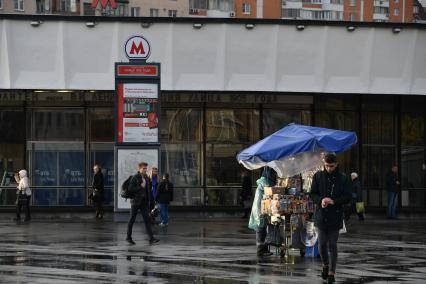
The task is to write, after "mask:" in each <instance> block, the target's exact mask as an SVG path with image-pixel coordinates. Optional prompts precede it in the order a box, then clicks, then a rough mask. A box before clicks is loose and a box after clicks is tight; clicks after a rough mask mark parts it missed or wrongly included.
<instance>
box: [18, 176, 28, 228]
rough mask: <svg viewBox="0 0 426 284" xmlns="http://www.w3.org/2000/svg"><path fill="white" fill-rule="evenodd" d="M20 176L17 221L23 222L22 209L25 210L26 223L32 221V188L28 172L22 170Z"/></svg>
mask: <svg viewBox="0 0 426 284" xmlns="http://www.w3.org/2000/svg"><path fill="white" fill-rule="evenodd" d="M18 174H19V183H18V187H17V189H18V190H17V191H16V194H17V202H16V205H17V206H16V219H17V221H20V220H21V210H22V207H24V208H25V209H24V210H25V219H24V221H30V220H31V214H30V200H31V188H30V181H29V179H28V176H27V171H26V170H20V171H19V172H18ZM15 179H16V178H15Z"/></svg>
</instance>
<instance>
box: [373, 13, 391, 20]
mask: <svg viewBox="0 0 426 284" xmlns="http://www.w3.org/2000/svg"><path fill="white" fill-rule="evenodd" d="M373 20H384V21H387V20H389V14H373Z"/></svg>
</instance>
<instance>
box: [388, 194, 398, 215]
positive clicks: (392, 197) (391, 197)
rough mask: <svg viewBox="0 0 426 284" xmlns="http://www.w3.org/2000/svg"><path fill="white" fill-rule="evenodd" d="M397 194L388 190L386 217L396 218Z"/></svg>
mask: <svg viewBox="0 0 426 284" xmlns="http://www.w3.org/2000/svg"><path fill="white" fill-rule="evenodd" d="M397 197H398V194H397V193H396V192H393V191H388V209H387V215H388V218H396V198H397Z"/></svg>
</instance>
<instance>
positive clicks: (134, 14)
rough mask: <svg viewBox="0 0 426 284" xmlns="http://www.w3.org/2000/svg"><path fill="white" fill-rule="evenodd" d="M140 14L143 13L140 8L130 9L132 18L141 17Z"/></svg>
mask: <svg viewBox="0 0 426 284" xmlns="http://www.w3.org/2000/svg"><path fill="white" fill-rule="evenodd" d="M140 13H141V8H140V7H132V8H131V9H130V16H132V17H139V16H140Z"/></svg>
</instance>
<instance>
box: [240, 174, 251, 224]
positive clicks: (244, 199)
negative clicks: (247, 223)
mask: <svg viewBox="0 0 426 284" xmlns="http://www.w3.org/2000/svg"><path fill="white" fill-rule="evenodd" d="M252 195H253V193H252V182H251V176H250V174H249V173H248V171H247V170H245V169H244V170H243V171H242V172H241V203H242V206H243V210H244V216H243V218H244V219H245V218H248V217H249V214H250V212H251V198H252Z"/></svg>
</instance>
